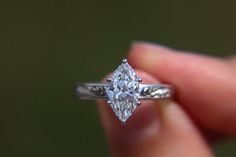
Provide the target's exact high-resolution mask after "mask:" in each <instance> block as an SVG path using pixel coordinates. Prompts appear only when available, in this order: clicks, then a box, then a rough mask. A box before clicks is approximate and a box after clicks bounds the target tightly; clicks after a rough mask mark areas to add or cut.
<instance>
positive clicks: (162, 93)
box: [76, 59, 173, 123]
mask: <svg viewBox="0 0 236 157" xmlns="http://www.w3.org/2000/svg"><path fill="white" fill-rule="evenodd" d="M106 81H107V83H79V84H78V85H77V86H76V96H77V97H78V98H80V99H90V100H96V99H105V100H106V101H107V104H109V106H110V107H111V108H112V110H113V112H114V113H115V115H116V116H117V117H118V118H119V120H120V121H121V122H122V123H125V122H126V120H127V119H128V118H129V117H130V116H131V115H132V113H133V111H134V110H135V108H136V107H137V106H138V105H140V104H141V102H140V100H143V99H169V98H172V96H173V89H172V87H171V86H170V85H166V84H142V83H141V82H142V79H141V78H140V77H138V76H137V75H136V73H135V71H134V69H133V68H132V67H131V66H130V65H129V64H128V62H127V59H123V61H122V63H121V65H120V66H119V67H118V68H117V69H116V70H115V72H114V73H113V75H112V76H111V77H109V78H107V79H106Z"/></svg>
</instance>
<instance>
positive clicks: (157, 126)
mask: <svg viewBox="0 0 236 157" xmlns="http://www.w3.org/2000/svg"><path fill="white" fill-rule="evenodd" d="M137 74H138V75H139V76H141V77H142V78H143V81H144V82H148V83H156V82H157V81H156V80H155V79H153V78H152V77H150V76H149V75H147V74H145V73H143V72H138V73H137ZM98 109H99V112H100V115H101V120H102V124H103V126H104V129H105V133H106V136H107V138H108V143H109V145H110V149H111V153H112V156H115V157H157V156H158V157H172V156H175V157H188V156H191V157H195V156H196V157H199V156H201V157H210V156H212V155H211V152H210V151H209V149H208V146H207V145H206V143H205V142H204V141H203V139H202V137H201V136H200V134H199V132H198V131H197V130H196V128H195V127H194V126H193V124H192V123H191V121H190V120H189V119H188V117H187V116H186V114H185V113H184V112H183V111H182V109H181V108H180V107H179V106H178V105H177V104H175V103H174V102H168V101H166V102H162V103H157V101H143V102H142V105H141V106H139V107H138V108H137V109H136V110H135V111H134V113H133V115H132V116H131V117H130V119H128V121H127V123H126V125H122V124H121V123H120V121H119V120H118V119H117V118H116V117H115V116H114V114H113V113H112V111H111V109H110V107H108V106H107V104H105V103H104V102H102V101H100V102H99V104H98Z"/></svg>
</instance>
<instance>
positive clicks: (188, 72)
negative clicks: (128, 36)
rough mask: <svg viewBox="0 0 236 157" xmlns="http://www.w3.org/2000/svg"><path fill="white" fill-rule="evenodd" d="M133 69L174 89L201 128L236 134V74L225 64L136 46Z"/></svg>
mask: <svg viewBox="0 0 236 157" xmlns="http://www.w3.org/2000/svg"><path fill="white" fill-rule="evenodd" d="M128 58H129V62H130V63H131V65H133V67H135V68H138V69H142V70H144V71H146V72H148V73H150V74H152V75H154V76H155V77H157V78H160V80H161V81H163V82H168V83H170V84H172V85H174V86H175V88H176V90H177V99H178V101H179V102H180V104H181V105H183V107H184V108H185V109H186V110H187V111H188V112H189V114H191V116H192V117H193V118H194V120H195V121H197V122H198V123H199V124H200V125H201V126H204V127H206V128H208V129H214V130H216V131H223V132H225V133H229V134H234V135H235V134H236V73H235V70H234V68H232V67H231V66H230V65H229V64H227V63H226V62H225V61H222V60H220V59H217V58H213V57H207V56H200V55H196V54H190V53H184V52H179V51H178V52H177V51H176V50H173V49H169V48H166V47H162V46H157V45H154V44H145V43H136V44H134V45H133V47H132V48H131V51H130V53H129V57H128Z"/></svg>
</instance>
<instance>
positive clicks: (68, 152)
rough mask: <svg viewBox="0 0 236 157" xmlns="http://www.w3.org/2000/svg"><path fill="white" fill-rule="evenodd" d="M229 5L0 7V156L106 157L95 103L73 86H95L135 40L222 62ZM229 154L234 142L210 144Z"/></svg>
mask: <svg viewBox="0 0 236 157" xmlns="http://www.w3.org/2000/svg"><path fill="white" fill-rule="evenodd" d="M235 6H236V1H233V0H232V1H229V0H228V1H227V0H224V1H211V0H204V1H203V0H202V1H199V0H198V1H193V0H179V1H174V0H172V1H170V0H155V1H151V0H145V1H140V0H126V1H121V0H120V1H112V0H100V1H99V0H77V1H72V0H67V1H59V0H57V1H54V0H41V1H32V0H31V1H26V0H22V1H18V0H9V1H1V2H0V20H1V23H0V63H1V66H0V72H1V75H0V78H1V79H0V80H1V81H0V88H1V90H0V95H1V97H0V98H1V99H0V124H1V127H0V132H1V134H0V137H1V139H0V144H1V147H0V156H1V157H8V156H9V157H10V156H12V157H16V156H25V157H26V156H31V157H37V156H38V157H42V156H44V157H52V156H57V157H64V156H69V157H74V156H75V157H77V156H81V157H82V156H83V157H85V156H86V157H87V156H88V157H90V156H109V153H108V152H109V151H108V146H107V144H106V141H105V137H104V134H103V131H102V128H101V126H100V122H99V118H98V115H97V113H96V106H95V103H94V102H86V101H78V100H77V99H75V97H74V95H73V86H74V83H75V82H83V81H92V80H100V79H101V78H102V77H103V76H104V75H105V74H106V73H108V72H110V71H112V70H113V69H114V68H115V67H116V66H117V65H118V64H119V63H120V61H121V59H122V58H123V57H124V56H125V55H126V53H127V50H128V47H129V44H130V43H131V42H132V41H134V40H142V41H151V42H157V43H161V44H164V45H168V46H171V47H174V48H178V49H185V50H191V51H197V52H202V53H206V54H210V55H218V56H226V55H230V54H233V52H234V51H235V48H236V46H235V37H236V20H235V15H236V9H235ZM214 151H215V152H216V154H217V155H218V156H220V157H223V156H232V157H233V156H235V155H236V142H235V141H233V140H232V141H225V142H222V143H220V144H217V145H215V146H214Z"/></svg>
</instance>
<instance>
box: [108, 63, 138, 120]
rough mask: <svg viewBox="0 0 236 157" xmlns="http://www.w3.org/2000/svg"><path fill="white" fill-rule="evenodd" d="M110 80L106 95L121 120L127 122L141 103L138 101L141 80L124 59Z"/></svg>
mask: <svg viewBox="0 0 236 157" xmlns="http://www.w3.org/2000/svg"><path fill="white" fill-rule="evenodd" d="M108 80H109V83H108V86H107V87H106V93H107V95H108V102H109V105H110V106H111V108H112V110H113V112H114V113H115V115H116V116H117V117H118V118H119V120H120V121H121V122H126V120H127V119H128V118H129V117H130V116H131V115H132V113H133V111H134V110H135V108H136V107H137V105H138V104H139V103H140V102H139V100H138V97H139V80H140V79H139V78H138V77H137V75H136V73H135V71H134V69H132V67H131V66H130V65H129V64H128V63H127V60H126V59H124V60H123V63H122V64H121V65H120V66H119V67H118V68H117V69H116V70H115V72H114V73H113V75H112V77H111V78H110V79H108Z"/></svg>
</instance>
